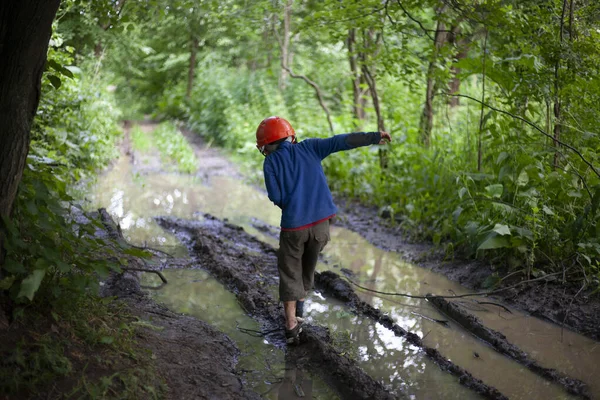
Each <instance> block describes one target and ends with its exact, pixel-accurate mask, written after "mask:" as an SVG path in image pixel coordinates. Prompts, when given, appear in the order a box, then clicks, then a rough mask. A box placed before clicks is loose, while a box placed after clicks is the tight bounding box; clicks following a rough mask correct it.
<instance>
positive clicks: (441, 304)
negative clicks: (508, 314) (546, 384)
mask: <svg viewBox="0 0 600 400" xmlns="http://www.w3.org/2000/svg"><path fill="white" fill-rule="evenodd" d="M428 300H429V301H430V302H431V303H432V304H434V305H435V306H436V307H437V308H438V309H439V310H441V311H442V312H443V313H444V314H446V315H447V316H449V317H450V318H452V319H454V320H455V321H456V322H458V323H459V324H460V325H461V326H463V327H464V328H465V329H466V330H467V331H469V332H471V333H473V334H474V335H475V336H477V337H479V338H480V339H482V340H484V341H486V342H487V343H489V344H490V345H491V346H492V347H493V348H494V349H496V351H498V352H499V353H501V354H504V355H506V356H507V357H510V358H512V359H513V360H515V361H517V362H518V363H520V364H523V365H524V366H526V367H527V368H529V369H530V370H531V371H533V372H535V373H536V374H538V375H540V376H542V377H543V378H545V379H547V380H549V381H550V382H554V383H557V384H559V385H561V386H562V387H563V388H565V390H566V391H567V392H569V393H572V394H575V395H577V396H580V397H582V398H584V399H591V395H590V394H589V389H588V387H587V385H586V384H585V383H583V382H581V381H580V380H577V379H573V378H570V377H568V376H565V375H564V374H562V373H560V372H558V371H556V370H555V369H552V368H544V367H542V366H541V365H539V364H538V363H537V362H536V361H535V360H534V359H532V358H531V357H529V356H528V355H527V353H525V352H524V351H523V350H521V349H519V348H518V347H517V346H515V345H514V344H512V343H509V342H508V340H507V339H506V337H505V336H504V335H503V334H502V333H500V332H497V331H495V330H493V329H490V328H488V327H486V326H485V325H483V323H481V321H480V320H479V319H478V318H477V317H475V316H474V315H472V314H471V313H469V312H467V311H466V310H465V309H464V308H462V307H461V306H459V305H458V304H456V303H454V302H451V301H448V300H446V299H444V298H441V297H436V296H428Z"/></svg>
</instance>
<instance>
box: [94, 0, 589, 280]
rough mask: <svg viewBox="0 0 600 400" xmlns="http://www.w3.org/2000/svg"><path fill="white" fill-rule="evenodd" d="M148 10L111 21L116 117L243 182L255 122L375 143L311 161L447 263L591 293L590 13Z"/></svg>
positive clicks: (227, 7) (513, 7)
mask: <svg viewBox="0 0 600 400" xmlns="http://www.w3.org/2000/svg"><path fill="white" fill-rule="evenodd" d="M150 4H152V5H153V6H154V7H151V8H150V12H149V13H147V12H144V13H142V11H141V10H139V9H137V7H138V5H137V4H132V5H131V6H130V7H125V11H126V13H127V12H129V13H130V14H129V15H130V18H132V19H133V18H137V21H138V22H139V23H138V24H132V25H129V26H128V27H127V38H128V40H120V41H118V42H115V43H114V46H113V47H112V48H111V54H110V55H109V56H108V57H107V62H106V63H107V66H108V68H109V69H110V70H111V71H113V73H114V75H115V79H116V80H117V83H116V84H117V86H118V89H117V92H116V93H117V96H118V98H119V99H120V101H121V104H123V105H124V106H125V107H127V108H128V110H129V112H132V113H133V112H137V113H151V114H154V115H155V116H157V117H159V118H174V119H178V120H183V121H185V122H186V123H187V124H188V125H189V126H190V127H191V128H192V129H193V130H194V131H196V132H198V133H200V134H201V135H204V136H206V137H207V138H208V139H209V140H214V141H215V142H216V143H218V144H220V145H222V146H225V147H228V148H230V149H232V150H236V151H237V152H238V154H241V155H244V156H245V157H246V158H247V160H249V161H250V162H251V163H252V165H253V166H254V167H255V168H256V169H257V170H260V161H261V158H260V156H259V155H258V154H257V153H256V151H254V146H253V132H254V129H255V127H256V125H257V124H258V122H260V120H261V119H262V118H264V117H265V116H268V115H273V114H278V115H281V116H284V117H286V118H288V119H289V120H290V121H291V122H292V123H293V125H294V126H295V128H296V130H297V132H298V135H299V137H300V139H302V138H303V137H308V136H327V135H330V134H331V129H332V130H333V132H334V133H343V132H347V131H352V130H383V129H386V130H389V131H390V132H391V133H392V135H393V137H394V143H393V144H392V146H391V148H390V149H389V151H384V152H378V151H377V150H375V151H374V150H373V149H370V150H362V151H356V152H349V153H344V154H341V155H336V156H335V157H332V158H331V160H329V161H328V162H327V163H326V168H327V173H328V176H329V177H330V183H331V186H332V187H333V188H334V189H335V190H336V191H337V192H338V193H341V194H345V195H347V196H351V197H358V198H360V199H362V200H363V201H365V202H367V201H368V202H372V203H374V204H375V205H377V206H379V207H386V208H387V209H388V210H389V211H391V214H392V215H393V220H394V221H395V222H396V223H399V224H400V225H401V226H402V227H403V228H405V229H406V231H407V232H409V233H411V234H412V235H414V236H415V237H417V238H421V239H423V238H425V239H431V240H433V241H434V242H435V243H445V244H446V248H447V250H448V251H449V254H452V253H453V252H455V251H461V252H464V253H466V254H469V255H472V256H479V257H483V258H486V259H488V260H491V261H493V262H494V264H496V265H501V266H506V267H508V268H509V269H510V270H517V271H522V272H523V273H526V274H528V275H531V274H535V275H537V274H543V273H549V272H551V271H552V272H553V271H559V270H562V269H568V270H569V271H570V272H572V273H573V274H571V276H576V277H578V278H584V279H585V280H586V282H588V283H589V282H592V281H594V282H596V283H597V282H598V278H599V277H600V276H599V274H600V270H599V267H598V260H599V257H600V242H599V239H598V234H599V231H600V224H599V223H598V205H599V203H600V186H599V185H600V179H599V173H600V170H599V168H598V165H599V163H598V151H599V149H598V143H599V141H598V133H597V132H596V131H595V130H596V120H597V118H596V115H598V111H599V110H598V107H599V106H598V105H599V104H600V102H599V101H598V100H599V98H598V97H599V94H600V91H599V89H600V86H599V84H600V77H599V76H598V70H597V67H596V65H597V62H598V59H599V55H600V41H599V38H600V27H599V26H598V17H599V15H600V6H599V5H598V4H596V3H595V2H593V1H577V2H576V1H569V0H553V1H550V2H548V1H539V0H527V1H512V0H503V1H497V0H489V1H482V2H466V3H465V4H462V5H459V4H458V3H454V2H445V1H438V0H430V1H426V2H416V1H412V0H405V1H362V2H352V1H325V2H312V1H305V2H293V1H291V0H288V1H278V2H271V1H258V2H252V5H250V4H248V3H247V2H240V1H233V0H232V1H227V2H219V3H216V2H210V1H207V2H201V3H198V2H193V1H185V0H178V1H155V2H151V3H150ZM144 11H147V10H146V9H144ZM300 75H303V77H301V76H300ZM305 78H306V79H305ZM311 83H312V84H311ZM313 84H314V85H313ZM315 88H318V91H319V93H318V96H315V94H316V90H315ZM328 114H329V115H328ZM328 116H329V118H330V119H331V129H330V127H329V126H330V125H329V123H328Z"/></svg>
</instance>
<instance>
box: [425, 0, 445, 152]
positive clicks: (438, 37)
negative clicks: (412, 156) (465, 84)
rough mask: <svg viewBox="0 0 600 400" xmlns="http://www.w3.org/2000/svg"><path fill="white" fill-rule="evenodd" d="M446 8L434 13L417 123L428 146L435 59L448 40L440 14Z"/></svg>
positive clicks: (431, 123)
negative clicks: (420, 112) (433, 35)
mask: <svg viewBox="0 0 600 400" xmlns="http://www.w3.org/2000/svg"><path fill="white" fill-rule="evenodd" d="M445 10H446V5H443V6H441V7H440V8H439V9H438V10H437V12H436V14H437V15H438V22H437V27H436V29H435V37H434V44H433V54H432V56H431V60H430V61H429V68H428V69H427V89H426V90H425V105H424V106H423V113H422V114H421V121H420V123H419V127H420V131H421V142H422V143H423V144H424V145H425V146H429V143H430V141H431V130H432V129H433V97H434V96H435V89H436V81H435V76H434V75H435V74H434V72H435V68H436V64H437V59H438V57H439V53H440V50H441V48H442V47H443V46H444V44H446V42H447V40H448V31H447V30H446V24H445V23H444V22H443V21H441V19H439V18H440V16H441V15H442V14H443V13H444V11H445Z"/></svg>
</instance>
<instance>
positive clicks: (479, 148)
mask: <svg viewBox="0 0 600 400" xmlns="http://www.w3.org/2000/svg"><path fill="white" fill-rule="evenodd" d="M488 36H489V31H488V30H486V31H485V40H484V42H483V65H482V72H483V73H482V74H481V113H480V114H479V133H478V135H477V171H478V172H481V167H482V165H481V160H482V157H483V150H482V143H483V125H484V111H485V108H484V104H485V80H486V78H487V76H486V61H487V44H488Z"/></svg>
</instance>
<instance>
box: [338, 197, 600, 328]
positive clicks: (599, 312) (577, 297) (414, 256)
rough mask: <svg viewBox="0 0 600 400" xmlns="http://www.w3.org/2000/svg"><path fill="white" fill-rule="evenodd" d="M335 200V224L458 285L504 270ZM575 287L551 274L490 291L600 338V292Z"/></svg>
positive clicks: (477, 286) (478, 285) (472, 284)
mask: <svg viewBox="0 0 600 400" xmlns="http://www.w3.org/2000/svg"><path fill="white" fill-rule="evenodd" d="M336 202H337V204H338V208H339V209H340V210H342V211H343V214H342V217H341V218H338V219H337V221H336V223H337V224H338V225H340V226H343V227H345V228H347V229H349V230H352V231H354V232H357V233H359V234H360V235H361V236H363V237H365V238H366V239H367V240H368V241H369V242H371V243H372V244H373V245H375V246H377V247H379V248H382V249H384V250H390V251H396V252H398V253H400V254H402V255H403V257H404V258H405V259H406V260H407V261H409V262H412V263H414V264H416V265H418V266H420V267H424V268H428V269H431V270H432V271H434V272H438V273H441V274H444V275H446V276H447V277H448V278H449V279H451V280H454V281H457V282H458V283H460V284H461V285H463V286H466V287H468V288H471V289H474V290H482V289H484V288H483V282H484V281H485V280H486V279H487V278H488V277H489V276H490V275H492V274H493V273H499V274H500V276H502V274H503V273H506V272H507V271H503V270H497V269H496V268H494V266H492V265H489V264H488V263H484V262H481V261H476V260H466V259H464V258H460V257H457V258H456V259H454V258H453V257H452V256H451V255H447V254H444V252H443V251H442V250H441V249H439V248H436V247H435V246H434V245H432V244H427V243H414V242H410V241H409V240H407V237H406V235H405V233H404V232H403V230H402V228H401V226H400V225H399V224H398V222H401V221H392V219H390V218H382V217H381V216H380V215H381V212H379V210H378V209H377V208H375V207H370V206H365V205H362V204H360V203H357V202H354V201H350V200H345V199H339V198H338V199H336ZM449 258H450V259H449ZM516 282H517V280H511V279H508V280H506V281H505V282H504V283H505V285H506V286H510V285H513V284H515V283H516ZM580 289H581V285H579V286H578V285H576V284H563V283H562V282H561V281H560V280H559V279H554V277H550V278H549V279H548V280H545V281H544V280H542V281H538V282H535V283H533V284H529V285H523V286H521V287H518V288H516V289H512V290H507V291H505V292H500V293H498V294H496V295H494V297H495V298H497V299H500V300H501V301H503V302H505V303H507V304H509V305H511V306H513V307H515V308H517V309H520V310H523V311H525V312H528V313H530V314H531V315H533V316H535V317H538V318H542V319H545V320H547V321H549V322H552V323H555V324H558V325H561V326H564V327H567V328H569V329H571V330H573V331H575V332H578V333H581V334H582V335H585V336H587V337H589V338H591V339H594V340H600V294H598V293H596V294H594V293H593V288H586V289H584V290H581V292H580Z"/></svg>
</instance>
